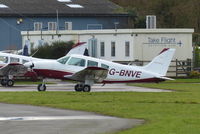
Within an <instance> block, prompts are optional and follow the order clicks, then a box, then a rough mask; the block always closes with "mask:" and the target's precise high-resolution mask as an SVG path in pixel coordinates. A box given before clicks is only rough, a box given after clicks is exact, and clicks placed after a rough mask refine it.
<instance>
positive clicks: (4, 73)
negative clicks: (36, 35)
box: [0, 42, 86, 87]
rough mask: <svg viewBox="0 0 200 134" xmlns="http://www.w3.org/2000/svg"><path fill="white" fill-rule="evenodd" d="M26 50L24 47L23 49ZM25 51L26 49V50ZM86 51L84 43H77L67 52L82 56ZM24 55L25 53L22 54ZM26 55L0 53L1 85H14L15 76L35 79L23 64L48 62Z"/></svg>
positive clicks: (34, 74)
mask: <svg viewBox="0 0 200 134" xmlns="http://www.w3.org/2000/svg"><path fill="white" fill-rule="evenodd" d="M25 48H26V47H25ZM26 49H27V48H26ZM85 49H86V44H85V42H78V43H77V44H75V45H74V46H73V48H72V49H71V50H70V51H69V52H68V54H73V53H76V54H84V52H85ZM27 51H28V50H27ZM23 53H26V52H23ZM27 55H28V54H27V53H26V54H23V55H18V54H11V53H6V51H5V52H0V76H1V77H2V79H1V81H0V82H1V85H2V86H8V87H11V86H13V85H14V77H15V76H25V77H37V74H36V73H35V72H34V71H32V70H30V68H27V67H25V66H24V65H23V64H24V63H26V62H33V61H48V60H49V59H41V58H34V57H31V56H27Z"/></svg>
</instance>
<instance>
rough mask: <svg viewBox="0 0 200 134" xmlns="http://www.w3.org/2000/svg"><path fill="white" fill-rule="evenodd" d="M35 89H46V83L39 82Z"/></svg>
mask: <svg viewBox="0 0 200 134" xmlns="http://www.w3.org/2000/svg"><path fill="white" fill-rule="evenodd" d="M37 89H38V91H46V85H45V84H39V85H38V87H37Z"/></svg>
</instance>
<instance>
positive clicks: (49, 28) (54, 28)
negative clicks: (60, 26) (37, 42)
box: [48, 22, 57, 30]
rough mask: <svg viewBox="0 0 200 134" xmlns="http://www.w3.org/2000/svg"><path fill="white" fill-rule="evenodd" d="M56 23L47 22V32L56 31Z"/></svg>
mask: <svg viewBox="0 0 200 134" xmlns="http://www.w3.org/2000/svg"><path fill="white" fill-rule="evenodd" d="M56 29H57V23H56V22H48V30H56Z"/></svg>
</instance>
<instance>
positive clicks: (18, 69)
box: [0, 63, 28, 76]
mask: <svg viewBox="0 0 200 134" xmlns="http://www.w3.org/2000/svg"><path fill="white" fill-rule="evenodd" d="M27 70H28V68H27V67H25V66H24V65H22V64H19V63H9V64H7V65H5V66H3V67H2V68H0V75H2V76H4V75H13V76H22V75H24V74H25V73H26V72H27Z"/></svg>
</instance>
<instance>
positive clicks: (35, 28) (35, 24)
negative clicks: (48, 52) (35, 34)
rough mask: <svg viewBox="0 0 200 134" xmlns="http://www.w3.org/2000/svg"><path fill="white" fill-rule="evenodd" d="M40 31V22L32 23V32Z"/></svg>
mask: <svg viewBox="0 0 200 134" xmlns="http://www.w3.org/2000/svg"><path fill="white" fill-rule="evenodd" d="M40 30H42V22H34V31H40Z"/></svg>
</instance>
